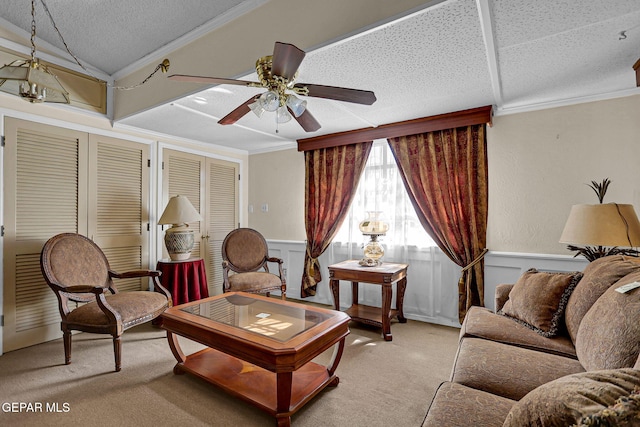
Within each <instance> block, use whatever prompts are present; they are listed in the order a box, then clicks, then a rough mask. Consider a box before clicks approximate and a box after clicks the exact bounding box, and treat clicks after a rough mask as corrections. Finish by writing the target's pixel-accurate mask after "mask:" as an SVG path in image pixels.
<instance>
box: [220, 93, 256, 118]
mask: <svg viewBox="0 0 640 427" xmlns="http://www.w3.org/2000/svg"><path fill="white" fill-rule="evenodd" d="M259 96H260V95H255V96H252V97H251V98H249V99H248V100H247V101H245V102H244V103H243V104H241V105H240V106H239V107H237V108H236V109H235V110H233V111H232V112H230V113H229V114H227V115H226V116H224V117H223V118H221V119H220V120H218V123H220V124H221V125H232V124H234V123H235V122H237V121H238V120H239V119H240V118H242V117H243V116H244V115H245V114H247V113H248V112H249V111H251V109H250V108H249V104H251V103H252V102H254V101H255V100H256V99H258V97H259Z"/></svg>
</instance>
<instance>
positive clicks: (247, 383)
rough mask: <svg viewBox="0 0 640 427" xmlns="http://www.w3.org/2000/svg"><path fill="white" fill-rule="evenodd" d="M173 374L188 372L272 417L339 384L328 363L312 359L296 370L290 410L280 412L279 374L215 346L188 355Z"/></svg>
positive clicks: (292, 409) (286, 414)
mask: <svg viewBox="0 0 640 427" xmlns="http://www.w3.org/2000/svg"><path fill="white" fill-rule="evenodd" d="M173 372H174V374H182V373H184V372H189V373H190V374H193V375H195V376H198V377H200V378H202V379H203V380H205V381H207V382H209V383H211V384H213V385H215V386H216V387H219V388H220V389H222V390H223V391H225V392H226V393H228V394H230V395H232V396H235V397H237V398H240V399H242V400H244V401H246V402H248V403H250V404H252V405H254V406H256V407H257V408H259V409H261V410H263V411H265V412H267V413H268V414H270V415H272V416H277V417H278V418H279V417H283V416H284V417H290V416H291V415H292V414H293V413H295V412H296V411H297V410H298V409H300V408H301V407H302V406H303V405H304V404H305V403H307V402H308V401H309V400H311V399H312V398H313V397H314V396H315V395H316V394H318V393H319V392H320V391H322V390H323V389H324V388H325V387H327V386H336V385H338V381H339V379H338V377H337V376H336V375H331V376H330V375H329V372H328V371H327V368H326V366H322V365H319V364H317V363H314V362H309V363H307V364H305V365H304V366H302V367H301V368H300V369H298V370H296V371H293V375H292V377H293V378H292V384H291V399H290V404H289V412H286V413H283V412H278V402H277V397H278V384H277V374H276V373H275V372H271V371H268V370H266V369H264V368H261V367H259V366H255V365H253V364H251V363H249V362H245V361H243V360H240V359H237V358H235V357H233V356H230V355H228V354H225V353H222V352H220V351H217V350H215V349H212V348H206V349H204V350H201V351H199V352H197V353H194V354H191V355H189V356H186V360H185V361H184V362H182V363H178V364H176V366H175V367H174V368H173Z"/></svg>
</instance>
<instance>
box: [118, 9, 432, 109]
mask: <svg viewBox="0 0 640 427" xmlns="http://www.w3.org/2000/svg"><path fill="white" fill-rule="evenodd" d="M440 2H441V0H439V1H426V2H425V1H424V0H394V1H388V0H349V1H344V0H324V1H321V2H320V1H317V0H274V1H269V2H266V3H264V4H262V5H260V6H258V7H256V8H255V9H253V10H250V11H248V12H247V13H245V14H244V15H242V16H239V17H237V18H236V19H234V20H233V21H231V22H229V23H227V24H226V25H223V26H221V27H219V28H217V29H215V30H213V31H211V32H209V33H207V34H205V35H203V36H202V37H200V38H198V39H196V40H193V41H192V42H190V43H189V44H188V45H186V46H183V47H181V48H179V49H176V50H174V51H173V52H171V53H169V54H167V55H166V57H167V58H168V59H169V60H170V61H171V71H170V73H171V74H194V75H206V76H214V77H226V78H237V77H240V76H243V75H247V74H249V73H251V72H252V70H253V64H254V63H255V61H256V59H257V58H260V57H262V56H265V55H269V54H271V53H272V52H273V45H274V43H275V42H276V41H281V42H286V43H292V44H294V45H296V46H297V47H299V48H300V49H302V50H305V51H310V50H312V49H315V48H318V47H321V46H325V45H327V44H330V43H333V42H336V41H338V40H341V39H343V38H344V37H349V36H353V35H354V34H358V33H360V32H362V31H367V30H369V29H371V28H374V27H375V26H377V25H381V24H384V23H388V22H392V21H394V20H397V19H400V18H401V17H403V16H406V15H407V14H411V13H415V12H417V11H419V10H423V9H425V8H429V7H431V6H432V5H434V4H438V3H440ZM271 24H273V25H271ZM154 66H155V64H154V63H150V64H149V65H148V66H146V67H143V68H140V69H139V70H137V71H135V72H133V73H131V74H129V75H127V76H126V77H123V78H121V79H119V80H118V81H116V85H117V86H130V85H134V84H136V83H138V82H140V81H142V80H143V79H144V78H145V77H146V76H148V75H149V73H150V72H151V71H153V68H154ZM208 86H209V85H202V84H193V83H180V82H174V81H169V80H167V79H162V78H159V79H151V80H149V82H148V83H147V84H145V85H144V86H141V87H139V88H137V89H136V90H132V91H118V92H117V93H116V94H115V108H114V120H116V121H117V120H120V119H123V118H125V117H128V116H131V115H133V114H136V113H138V112H141V111H144V110H148V109H149V108H152V107H154V106H158V105H161V104H165V103H167V102H171V101H174V100H176V99H179V98H182V97H184V96H186V95H189V94H193V93H196V92H198V91H201V90H204V89H205V88H207V87H208Z"/></svg>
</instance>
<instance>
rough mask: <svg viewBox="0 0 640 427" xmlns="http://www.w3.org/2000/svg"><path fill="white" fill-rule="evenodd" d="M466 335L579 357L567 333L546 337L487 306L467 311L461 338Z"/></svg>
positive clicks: (475, 307) (574, 357) (474, 307)
mask: <svg viewBox="0 0 640 427" xmlns="http://www.w3.org/2000/svg"><path fill="white" fill-rule="evenodd" d="M465 336H474V337H478V338H484V339H488V340H492V341H498V342H502V343H505V344H511V345H517V346H519V347H525V348H530V349H533V350H539V351H544V352H547V353H552V354H559V355H562V356H567V357H571V358H573V359H577V356H576V349H575V347H574V345H573V342H572V341H571V339H569V336H568V335H566V333H565V334H563V335H558V336H555V337H552V338H545V337H543V336H542V335H540V334H538V333H536V332H534V331H533V330H532V329H530V328H528V327H526V326H524V325H522V324H520V323H518V322H514V321H513V320H512V319H510V318H508V317H506V316H500V315H498V314H496V313H494V312H492V311H491V310H489V309H487V308H484V307H477V306H473V307H471V308H469V310H468V311H467V315H466V316H465V318H464V321H463V322H462V328H461V329H460V338H461V339H462V338H463V337H465Z"/></svg>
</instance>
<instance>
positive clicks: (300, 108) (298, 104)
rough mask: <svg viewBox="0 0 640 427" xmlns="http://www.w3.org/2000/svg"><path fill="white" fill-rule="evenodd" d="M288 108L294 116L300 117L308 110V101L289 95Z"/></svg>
mask: <svg viewBox="0 0 640 427" xmlns="http://www.w3.org/2000/svg"><path fill="white" fill-rule="evenodd" d="M287 107H289V108H290V109H291V112H293V115H294V116H296V117H300V116H301V115H302V113H304V110H306V109H307V101H304V100H302V99H300V98H298V97H297V96H295V95H287Z"/></svg>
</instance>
